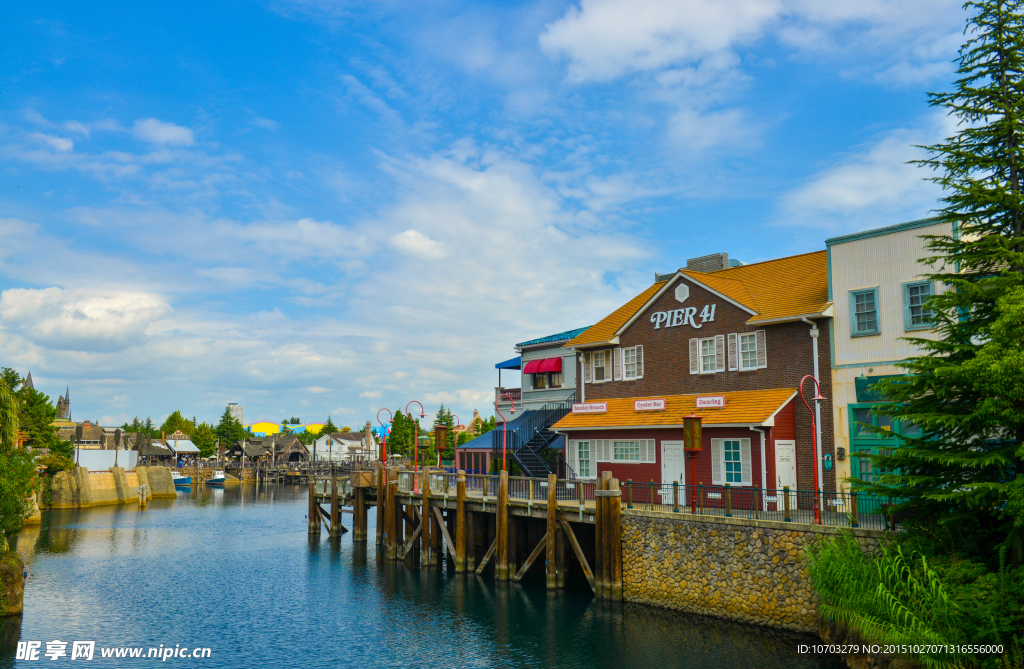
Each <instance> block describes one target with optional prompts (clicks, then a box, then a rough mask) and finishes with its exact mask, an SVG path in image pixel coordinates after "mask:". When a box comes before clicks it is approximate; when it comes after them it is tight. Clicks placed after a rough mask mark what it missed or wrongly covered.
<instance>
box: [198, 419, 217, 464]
mask: <svg viewBox="0 0 1024 669" xmlns="http://www.w3.org/2000/svg"><path fill="white" fill-rule="evenodd" d="M192 443H193V444H195V445H196V448H198V449H199V454H200V455H202V456H203V457H204V458H208V457H210V456H211V455H213V454H214V452H215V451H216V448H217V435H216V433H214V431H213V427H212V426H210V425H209V424H208V423H205V422H204V423H200V424H199V425H196V427H195V429H194V430H192Z"/></svg>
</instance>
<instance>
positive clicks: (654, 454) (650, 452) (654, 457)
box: [647, 439, 658, 462]
mask: <svg viewBox="0 0 1024 669" xmlns="http://www.w3.org/2000/svg"><path fill="white" fill-rule="evenodd" d="M655 444H656V442H655V440H654V439H648V440H647V462H657V461H658V451H657V449H656V448H655Z"/></svg>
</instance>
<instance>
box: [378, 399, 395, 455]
mask: <svg viewBox="0 0 1024 669" xmlns="http://www.w3.org/2000/svg"><path fill="white" fill-rule="evenodd" d="M381 411H387V412H388V425H391V423H393V422H394V420H395V415H394V414H393V413H391V409H388V408H387V407H384V408H383V409H381V410H380V411H378V412H377V422H378V423H380V426H381V427H382V428H384V436H383V437H381V442H382V443H381V449H380V461H381V462H385V463H386V462H387V458H388V433H389V432H390V431H391V430H390V429H389V428H388V426H387V425H385V424H384V423H383V422H382V421H381V419H380V412H381Z"/></svg>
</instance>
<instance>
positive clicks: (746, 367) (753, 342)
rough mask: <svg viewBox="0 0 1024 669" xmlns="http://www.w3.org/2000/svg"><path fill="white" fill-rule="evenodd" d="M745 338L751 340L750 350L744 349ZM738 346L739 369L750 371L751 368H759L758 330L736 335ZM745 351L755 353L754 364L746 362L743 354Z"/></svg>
mask: <svg viewBox="0 0 1024 669" xmlns="http://www.w3.org/2000/svg"><path fill="white" fill-rule="evenodd" d="M745 338H746V339H748V340H749V343H750V347H751V348H750V350H747V351H745V350H743V346H744V339H745ZM736 348H737V357H738V358H739V360H738V361H737V362H739V369H740V371H741V372H745V371H748V370H751V369H757V333H756V332H740V333H739V334H738V335H737V337H736ZM744 353H748V354H753V356H754V364H753V365H747V364H745V362H746V360H745V359H744V356H743V354H744Z"/></svg>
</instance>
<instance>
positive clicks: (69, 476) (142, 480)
mask: <svg viewBox="0 0 1024 669" xmlns="http://www.w3.org/2000/svg"><path fill="white" fill-rule="evenodd" d="M140 485H145V486H146V489H147V494H146V499H152V498H154V497H158V498H159V497H166V498H176V497H177V496H178V493H177V492H176V491H175V490H174V480H173V479H172V478H171V470H170V468H169V467H137V468H136V470H135V471H134V472H125V471H124V467H111V468H110V471H109V472H90V471H88V470H86V468H85V467H75V468H73V469H69V470H67V471H63V472H59V473H58V474H57V475H56V476H54V477H53V488H52V493H51V496H50V500H51V501H50V507H51V508H54V509H84V508H87V507H90V506H102V505H104V504H127V503H131V502H137V501H138V499H139V496H138V488H139V486H140Z"/></svg>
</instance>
